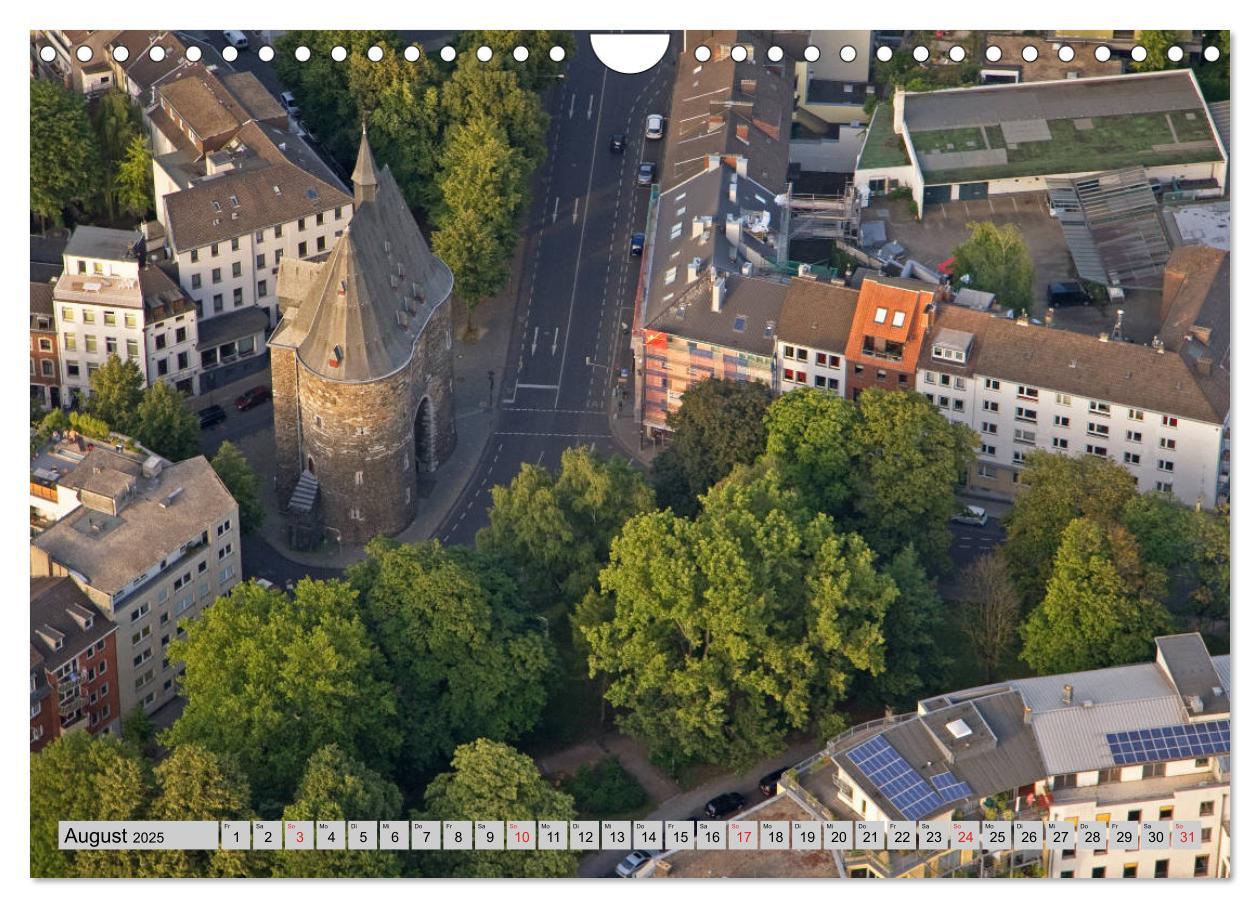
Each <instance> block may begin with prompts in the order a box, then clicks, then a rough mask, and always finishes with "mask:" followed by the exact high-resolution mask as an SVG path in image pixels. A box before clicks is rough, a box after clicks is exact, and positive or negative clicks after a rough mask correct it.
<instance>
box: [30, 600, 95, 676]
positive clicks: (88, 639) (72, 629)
mask: <svg viewBox="0 0 1260 908" xmlns="http://www.w3.org/2000/svg"><path fill="white" fill-rule="evenodd" d="M76 616H77V617H78V618H80V619H84V618H90V619H91V621H92V626H91V627H89V628H84V627H83V626H82V625H81V624H80V623H79V621H76V620H75V618H76ZM41 629H45V630H47V629H51V630H52V631H54V632H55V633H54V634H53V636H54V637H55V635H56V634H60V635H61V649H59V650H55V649H53V648H52V647H51V646H49V645H48V643H47V641H45V640H44V638H43V637H42V636H40V635H39V633H37V631H39V630H41ZM113 630H114V626H113V625H112V624H111V623H110V622H109V619H107V618H106V617H105V616H104V615H103V614H102V613H101V611H100V609H98V608H97V607H96V606H95V605H93V604H92V600H91V599H89V598H88V597H87V594H85V593H84V592H83V591H82V590H80V589H79V587H78V586H77V585H76V584H75V582H74V581H73V580H71V579H70V578H69V577H32V578H31V643H30V646H31V658H32V662H34V660H35V658H36V656H37V655H38V657H39V659H40V660H42V661H43V663H44V667H45V668H47V669H48V670H49V671H55V670H56V669H57V668H58V667H59V666H61V665H63V664H64V663H66V662H68V661H69V660H71V659H73V658H74V657H75V656H77V655H79V654H80V653H81V652H83V650H85V649H87V648H88V647H89V646H91V645H92V644H93V643H95V642H96V641H97V640H101V639H103V638H105V637H108V636H109V635H110V634H111V633H112V632H113Z"/></svg>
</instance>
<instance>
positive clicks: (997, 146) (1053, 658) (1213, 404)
mask: <svg viewBox="0 0 1260 908" xmlns="http://www.w3.org/2000/svg"><path fill="white" fill-rule="evenodd" d="M711 12H713V14H714V16H715V17H716V18H721V17H723V15H727V16H730V17H731V18H738V17H737V16H735V15H734V14H733V13H731V12H729V11H727V12H726V13H724V12H723V10H722V9H720V8H719V7H718V6H714V8H713V10H711ZM97 18H99V16H98V17H97ZM649 18H650V17H649V16H644V20H645V21H644V23H643V24H645V25H648V26H659V25H661V24H669V23H668V17H665V21H664V22H663V23H662V22H650V21H647V20H648V19H649ZM832 18H834V17H832ZM229 24H230V23H229ZM236 24H240V23H239V22H238V23H236ZM273 24H280V20H277V22H276V23H273ZM715 24H717V23H715ZM733 24H735V25H737V24H738V23H733ZM1121 24H1134V23H1133V22H1132V21H1130V22H1127V23H1121ZM1139 24H1140V23H1139ZM1229 36H1230V33H1229V31H1227V30H1175V29H1174V30H1128V31H1125V30H1108V29H1102V30H1098V29H1095V30H1058V29H1045V30H1019V31H1005V30H982V29H968V30H950V29H932V30H913V29H909V30H906V29H903V30H892V29H889V30H874V29H871V30H861V29H822V30H802V29H741V28H737V27H733V28H727V29H700V30H681V31H680V30H677V29H668V28H652V27H649V28H648V29H645V30H643V31H638V32H618V31H612V30H610V31H573V30H563V29H548V30H514V31H495V30H473V29H466V30H452V31H405V30H397V29H370V30H369V29H362V30H328V29H326V30H315V29H311V30H279V29H273V30H261V31H260V30H241V29H229V30H209V31H207V30H161V29H143V28H141V29H121V28H119V29H95V30H71V29H43V30H33V31H31V32H30V34H29V44H30V61H29V62H30V66H29V70H30V71H29V79H28V80H27V81H28V83H29V84H28V91H29V95H30V105H31V129H30V149H29V154H30V173H31V191H30V208H29V215H28V221H29V232H30V243H31V266H30V267H31V277H30V294H31V307H30V312H29V333H30V401H31V410H30V423H29V427H28V429H29V434H30V437H31V465H30V509H29V514H30V521H29V522H30V526H29V537H30V538H29V543H27V542H25V541H24V543H23V544H24V545H29V563H30V578H29V582H30V628H29V631H30V633H29V644H30V646H29V649H30V670H29V678H30V767H29V772H30V783H31V785H30V791H31V796H30V815H31V826H30V835H31V847H30V868H31V869H30V875H31V876H32V877H34V878H40V879H65V878H96V877H128V878H130V877H136V878H150V877H155V878H176V877H179V878H184V877H196V878H225V877H244V878H254V877H257V878H270V877H289V878H305V877H342V878H357V877H373V878H415V879H416V880H417V882H418V884H420V885H423V880H425V879H433V878H448V877H450V878H453V877H475V878H504V877H534V878H544V879H561V878H571V877H581V878H602V877H622V878H646V877H652V878H669V879H673V878H679V879H682V878H720V877H742V878H752V877H757V878H780V879H794V878H819V879H835V880H841V879H844V878H852V877H870V878H881V879H888V880H892V879H909V878H914V879H923V878H940V879H946V878H949V879H957V878H974V879H977V880H982V879H983V880H987V879H990V878H993V877H1001V878H1005V879H1012V878H1016V879H1029V878H1051V879H1055V880H1061V879H1066V878H1078V879H1097V878H1116V879H1129V878H1136V879H1164V878H1170V879H1171V878H1187V879H1193V878H1224V877H1229V876H1230V867H1231V860H1232V853H1233V852H1232V846H1231V840H1230V828H1231V820H1232V811H1233V809H1234V808H1233V804H1234V801H1233V798H1232V790H1231V758H1232V752H1231V723H1232V715H1231V696H1232V689H1231V656H1230V653H1229V644H1230V640H1231V627H1230V620H1231V611H1230V590H1231V581H1230V574H1229V568H1230V560H1229V553H1230V544H1229V525H1230V524H1229V521H1230V495H1231V443H1230V437H1231V431H1230V427H1231V421H1230V395H1231V375H1230V372H1231V363H1232V360H1231V356H1230V350H1231V349H1232V348H1231V343H1230V332H1231V315H1230V314H1231V297H1230V271H1229V262H1230V242H1231V232H1230V204H1231V203H1230V199H1231V191H1232V190H1231V179H1230V172H1229V166H1230V163H1231V159H1230V103H1231V101H1230V90H1231V80H1230V70H1229V63H1230V52H1229V48H1230V43H1229ZM608 885H620V884H608ZM977 885H985V884H977ZM1015 885H1019V884H1015Z"/></svg>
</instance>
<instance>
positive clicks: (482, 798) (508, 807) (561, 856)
mask: <svg viewBox="0 0 1260 908" xmlns="http://www.w3.org/2000/svg"><path fill="white" fill-rule="evenodd" d="M424 806H425V813H426V814H427V815H428V816H429V817H432V818H434V819H441V820H473V821H477V820H487V819H495V820H562V821H563V820H572V819H575V818H576V812H575V811H574V809H573V799H572V798H571V797H569V796H568V795H567V794H565V793H564V792H562V791H557V790H556V789H555V788H553V787H552V786H551V785H550V784H548V783H547V782H546V781H544V779H543V778H542V776H540V775H539V774H538V767H536V766H535V765H534V761H533V760H531V759H530V758H529V757H527V756H526V755H525V754H523V753H521V752H520V751H517V750H514V749H513V748H511V747H509V746H507V745H506V744H500V743H499V742H497V741H488V740H486V739H485V738H478V739H477V740H475V741H473V742H472V743H469V744H462V745H460V746H459V747H458V748H456V750H455V755H454V756H453V757H452V758H451V771H450V772H445V773H442V774H441V775H440V776H438V777H437V778H436V779H434V780H433V782H432V783H431V784H430V785H429V787H428V790H426V791H425V794H424ZM427 856H431V857H430V861H428V862H426V864H427V865H428V867H427V869H429V870H430V871H431V872H430V875H432V876H460V877H550V878H557V877H571V876H574V875H576V873H577V853H576V852H573V851H544V850H539V851H440V852H431V853H428V855H427Z"/></svg>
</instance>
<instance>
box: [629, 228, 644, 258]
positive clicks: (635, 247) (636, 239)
mask: <svg viewBox="0 0 1260 908" xmlns="http://www.w3.org/2000/svg"><path fill="white" fill-rule="evenodd" d="M630 254H631V255H642V254H643V234H641V233H636V234H635V235H634V236H632V237H630Z"/></svg>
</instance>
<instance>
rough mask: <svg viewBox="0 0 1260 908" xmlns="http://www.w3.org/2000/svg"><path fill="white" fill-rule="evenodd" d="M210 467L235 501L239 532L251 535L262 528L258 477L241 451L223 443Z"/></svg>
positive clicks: (228, 442) (227, 442)
mask: <svg viewBox="0 0 1260 908" xmlns="http://www.w3.org/2000/svg"><path fill="white" fill-rule="evenodd" d="M210 466H212V467H214V472H215V473H217V474H218V475H219V479H221V480H223V484H224V485H225V486H227V490H228V492H229V493H230V494H231V495H232V497H233V498H234V499H236V506H237V507H238V508H239V509H240V526H241V532H242V533H252V532H254V530H256V529H258V528H259V527H260V526H262V519H263V507H262V502H261V501H259V499H258V476H257V474H255V473H254V471H253V470H251V469H250V468H249V463H248V462H247V461H246V460H245V455H244V454H242V453H241V449H240V448H238V447H237V446H236V445H234V444H232V443H231V442H230V441H225V442H223V444H221V445H219V450H218V452H217V453H216V454H215V455H214V460H212V461H210Z"/></svg>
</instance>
